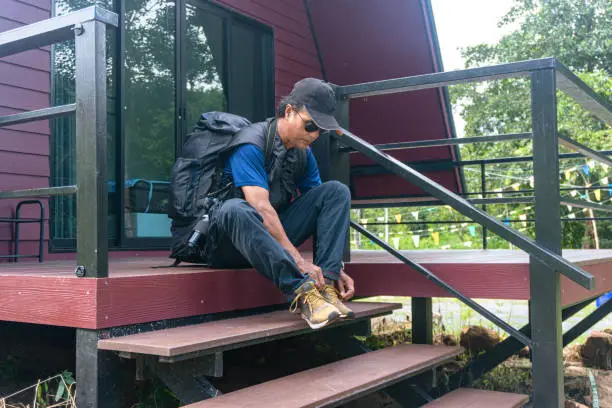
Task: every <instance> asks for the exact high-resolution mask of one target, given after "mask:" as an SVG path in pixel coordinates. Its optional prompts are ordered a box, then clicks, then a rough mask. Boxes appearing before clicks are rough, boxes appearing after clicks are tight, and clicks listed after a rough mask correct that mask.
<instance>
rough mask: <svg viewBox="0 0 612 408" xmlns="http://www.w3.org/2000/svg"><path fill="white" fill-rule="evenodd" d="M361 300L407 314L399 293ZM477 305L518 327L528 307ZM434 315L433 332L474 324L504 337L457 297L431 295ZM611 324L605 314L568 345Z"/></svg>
mask: <svg viewBox="0 0 612 408" xmlns="http://www.w3.org/2000/svg"><path fill="white" fill-rule="evenodd" d="M361 300H363V301H374V302H376V301H378V302H395V303H401V304H402V308H401V309H400V310H396V311H395V312H393V315H392V316H391V319H393V320H395V321H397V322H406V321H408V320H409V316H410V314H411V309H410V298H409V297H401V296H376V297H371V298H367V299H361ZM474 300H475V301H476V302H478V303H479V304H480V305H481V306H484V307H485V308H486V309H488V310H489V311H491V312H493V313H495V314H496V315H497V316H499V317H500V318H501V319H503V320H505V321H506V322H508V323H510V324H511V325H512V326H513V327H516V328H520V327H522V326H524V325H525V324H527V323H528V322H529V318H528V313H529V309H528V306H527V301H524V300H496V299H474ZM432 304H433V306H432V309H433V314H434V331H435V334H439V333H441V332H443V333H445V334H452V335H454V336H457V338H458V337H459V335H460V334H461V330H462V329H463V328H464V327H466V326H470V325H477V326H483V327H486V328H489V329H491V330H494V331H496V332H497V333H498V334H499V335H500V336H501V337H502V338H504V337H506V336H507V333H506V332H504V331H503V330H501V329H500V328H498V327H497V326H495V325H494V324H493V323H491V322H490V321H488V320H487V319H485V318H484V317H482V316H480V315H479V314H478V313H476V312H475V311H473V310H472V309H470V308H469V307H468V306H466V305H464V304H463V303H462V302H460V301H459V300H457V299H450V298H434V299H433V302H432ZM594 310H595V302H593V303H592V304H590V305H589V306H587V307H585V308H584V309H582V310H581V311H580V312H578V313H576V315H574V316H572V317H571V318H569V319H567V320H566V321H565V322H563V330H564V331H566V330H568V329H570V328H571V327H572V326H574V325H575V324H576V323H578V322H579V321H580V320H582V319H583V318H585V317H586V316H587V315H589V314H590V313H591V312H593V311H594ZM608 327H612V314H610V315H608V316H606V317H605V318H604V319H602V320H601V321H600V322H598V323H597V324H596V325H595V326H593V327H592V328H590V329H589V330H587V331H586V332H585V333H583V334H582V335H581V336H580V337H578V338H577V339H576V340H574V342H572V343H571V344H583V343H584V342H585V341H586V338H587V337H588V336H589V334H590V333H591V332H593V331H594V330H599V331H602V330H603V329H605V328H608Z"/></svg>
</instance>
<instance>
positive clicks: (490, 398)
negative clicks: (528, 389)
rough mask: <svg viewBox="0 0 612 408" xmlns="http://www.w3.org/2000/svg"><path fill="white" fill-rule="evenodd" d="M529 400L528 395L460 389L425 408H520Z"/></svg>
mask: <svg viewBox="0 0 612 408" xmlns="http://www.w3.org/2000/svg"><path fill="white" fill-rule="evenodd" d="M528 400H529V397H528V396H527V395H521V394H509V393H506V392H495V391H484V390H476V389H472V388H459V389H458V390H455V391H453V392H449V393H448V394H446V395H444V396H442V397H441V398H438V399H437V400H435V401H432V402H430V403H429V404H427V405H425V406H424V407H423V408H425V407H427V408H491V407H493V408H519V407H522V406H523V405H525V403H526V402H527V401H528Z"/></svg>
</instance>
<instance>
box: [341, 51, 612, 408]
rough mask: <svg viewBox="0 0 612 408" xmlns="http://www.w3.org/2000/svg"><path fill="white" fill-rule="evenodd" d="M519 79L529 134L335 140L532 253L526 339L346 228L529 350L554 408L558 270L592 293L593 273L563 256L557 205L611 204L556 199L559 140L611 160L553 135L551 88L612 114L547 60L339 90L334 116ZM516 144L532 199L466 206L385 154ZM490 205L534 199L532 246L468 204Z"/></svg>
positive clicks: (610, 117) (538, 394) (542, 398)
mask: <svg viewBox="0 0 612 408" xmlns="http://www.w3.org/2000/svg"><path fill="white" fill-rule="evenodd" d="M524 76H529V77H530V79H531V98H532V99H531V109H532V132H531V133H521V134H511V135H498V136H483V137H474V138H467V139H451V140H444V141H439V140H434V141H417V142H407V143H391V144H384V145H378V146H374V145H372V144H370V143H368V142H366V141H365V140H363V139H361V138H359V137H358V136H356V135H355V134H353V133H352V132H350V131H348V130H346V129H343V130H342V135H334V137H335V138H336V139H337V140H338V141H339V142H340V143H341V144H343V145H345V146H347V147H348V149H350V150H353V151H356V152H359V153H362V154H364V155H365V156H367V157H368V158H370V159H372V160H373V161H374V162H376V163H377V164H378V165H379V166H381V167H383V168H384V169H386V170H388V171H389V172H392V173H394V174H396V175H399V176H401V177H402V178H404V179H406V180H407V181H409V182H411V183H412V184H414V185H415V186H417V187H419V188H420V189H421V190H423V191H425V192H426V193H428V194H430V195H431V196H433V197H435V198H436V199H437V200H439V201H440V202H441V203H443V204H446V205H449V206H451V207H452V208H453V209H455V210H456V211H458V212H460V213H461V214H463V215H464V216H466V217H467V218H469V219H471V220H472V221H475V222H477V223H479V224H481V225H482V226H483V228H486V229H488V230H490V231H493V232H494V233H495V234H497V235H498V236H500V237H502V238H504V239H505V240H507V241H508V242H510V243H512V244H514V245H515V246H517V247H518V248H520V249H522V250H524V251H525V252H527V253H528V254H529V255H530V290H531V294H532V296H531V310H532V313H531V316H530V320H531V324H532V326H531V338H529V337H527V336H526V335H525V334H524V333H522V332H521V331H519V330H517V329H515V328H513V327H512V326H510V325H509V324H508V323H506V322H504V321H502V320H501V319H500V318H499V317H497V316H496V315H495V314H493V313H491V312H489V311H488V310H486V309H484V308H482V307H481V306H480V305H478V304H477V303H476V302H474V301H473V300H472V299H470V298H469V297H467V296H465V295H464V294H462V293H461V292H459V291H457V290H456V289H455V288H453V287H452V286H451V285H449V284H448V283H446V282H444V281H443V280H441V279H440V278H438V277H437V276H436V275H435V274H433V273H431V272H430V271H429V270H427V269H426V268H424V267H423V266H421V265H419V264H416V263H414V262H412V261H410V260H409V259H407V258H406V257H405V256H403V255H402V254H401V252H399V251H397V250H395V249H394V248H393V247H391V245H389V243H387V242H385V241H383V240H381V239H380V238H378V237H377V236H376V235H375V234H372V233H371V232H369V231H368V230H366V229H365V228H363V227H362V226H360V225H359V224H357V223H355V222H351V226H352V227H353V228H354V229H356V230H357V231H359V232H360V233H362V234H364V235H366V236H367V237H368V238H369V239H371V240H372V241H374V242H376V243H377V244H378V245H380V246H381V247H383V248H384V249H385V250H387V251H388V252H389V253H391V254H392V255H394V256H395V257H396V258H398V259H399V260H401V261H402V262H404V263H406V264H407V265H410V266H411V267H412V268H413V269H415V270H416V271H418V272H420V273H421V274H423V275H424V276H425V277H426V278H427V279H429V280H431V281H432V282H434V283H435V284H437V285H438V286H440V287H441V288H443V289H444V290H446V291H447V292H449V293H451V294H452V295H453V296H455V297H457V298H458V299H459V300H461V301H462V302H463V303H465V304H466V305H468V306H469V307H471V308H472V309H474V310H476V311H477V312H479V313H480V314H481V315H482V316H484V317H485V318H487V319H488V320H490V321H491V322H493V323H494V324H496V325H498V326H499V327H501V328H502V329H504V330H505V331H507V332H508V333H509V334H510V335H511V336H513V337H514V338H516V339H517V340H519V341H521V342H522V343H523V344H527V345H530V346H531V347H532V353H533V379H534V390H535V391H534V398H533V402H534V406H538V407H540V406H542V407H544V406H551V407H553V406H555V407H556V406H559V405H560V404H561V401H562V400H563V375H562V370H561V362H562V354H561V350H562V336H561V334H562V327H561V321H562V319H561V289H560V277H559V273H561V274H563V275H565V276H566V277H568V278H569V279H571V280H572V281H574V282H576V283H578V284H579V285H581V286H583V287H584V288H586V289H588V290H592V289H594V288H595V281H594V278H593V276H592V275H591V274H589V273H588V272H586V271H584V270H583V269H582V268H580V267H578V266H576V265H573V264H572V263H570V262H568V261H567V260H565V259H564V258H563V257H562V256H561V228H560V224H561V222H560V219H561V216H560V205H561V204H569V205H572V206H580V207H583V208H592V209H596V210H603V211H610V207H606V206H602V205H600V204H595V203H591V202H586V201H579V200H573V199H567V198H563V199H561V196H560V184H559V151H558V146H559V143H561V144H563V145H565V146H566V147H569V148H570V149H573V150H575V151H577V152H579V153H581V154H583V155H585V156H587V157H589V158H591V159H593V160H596V161H599V162H601V163H604V164H607V165H610V164H611V163H612V162H611V160H610V159H609V158H608V157H607V156H606V155H604V154H601V153H600V152H597V151H595V150H593V149H590V148H588V147H587V146H584V145H582V144H580V143H578V142H576V141H574V140H572V139H570V138H568V137H567V136H562V135H559V134H558V131H557V100H556V91H557V89H558V88H559V89H561V90H562V91H564V92H565V93H566V94H568V95H569V96H571V97H572V98H574V99H575V100H576V101H577V102H578V103H579V104H580V105H581V106H582V107H583V108H585V109H586V110H588V111H589V112H591V113H592V114H594V115H595V116H597V117H598V118H600V119H601V120H603V121H604V122H606V123H607V124H608V125H610V124H611V123H612V109H611V107H610V105H609V104H608V103H607V102H606V101H605V100H604V99H603V98H601V97H600V96H599V95H597V94H596V93H595V92H594V91H593V90H591V89H590V88H589V87H588V86H587V85H586V84H584V83H583V82H582V81H581V80H580V79H579V78H578V77H577V76H575V75H574V74H573V73H571V72H570V71H569V70H568V69H567V68H566V67H564V66H563V65H562V64H560V63H559V62H558V61H557V60H556V59H554V58H545V59H538V60H530V61H522V62H516V63H510V64H502V65H497V66H491V67H483V68H474V69H466V70H461V71H453V72H440V73H433V74H425V75H419V76H414V77H407V78H397V79H390V80H384V81H377V82H369V83H363V84H356V85H348V86H339V87H337V89H336V92H337V94H338V98H339V101H340V114H339V115H338V116H339V120H340V122H341V123H342V124H343V125H344V127H345V128H348V122H349V100H350V99H353V98H359V97H365V96H368V97H369V96H376V95H386V94H392V93H399V92H407V91H415V90H422V89H429V88H439V87H444V86H448V85H453V84H461V83H468V82H476V81H489V80H495V79H502V78H512V77H524ZM519 139H531V140H532V142H533V162H534V176H533V177H534V196H532V197H514V198H510V199H504V198H501V199H483V200H471V201H472V202H470V201H468V200H467V199H465V198H462V197H461V196H459V195H458V194H455V193H454V192H452V191H450V190H448V189H447V188H445V187H443V186H441V185H439V184H438V183H436V182H434V181H433V180H431V179H429V178H428V177H426V176H424V175H423V174H421V173H420V172H419V171H417V170H415V169H414V168H412V167H411V166H409V165H407V164H406V163H403V162H401V161H399V160H397V159H395V158H394V157H392V156H389V155H388V154H386V153H385V152H384V151H383V150H385V151H386V150H396V149H405V148H417V147H419V148H422V147H431V146H444V145H455V144H464V143H479V142H496V141H507V140H519ZM340 151H344V152H345V153H346V151H347V149H346V148H345V149H340ZM479 201H480V202H479ZM493 201H495V202H496V203H504V202H514V203H517V202H534V203H535V229H536V240H535V241H534V240H532V239H531V238H528V237H526V236H523V235H521V234H520V233H519V232H517V231H515V230H514V229H512V228H510V227H508V226H506V225H505V224H503V223H502V222H500V221H498V220H497V219H495V218H494V217H492V216H490V215H489V214H487V213H486V212H485V211H483V210H481V209H478V208H476V207H475V206H474V205H475V204H479V203H480V204H486V203H492V202H493Z"/></svg>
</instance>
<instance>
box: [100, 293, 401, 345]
mask: <svg viewBox="0 0 612 408" xmlns="http://www.w3.org/2000/svg"><path fill="white" fill-rule="evenodd" d="M350 307H351V309H353V311H354V312H355V319H354V320H350V321H355V320H360V319H365V318H370V317H375V316H381V315H385V314H389V313H391V312H392V311H393V310H395V309H399V308H401V307H402V305H401V304H399V303H372V302H350ZM342 322H343V323H345V322H347V321H344V320H342ZM309 331H311V330H310V329H309V328H308V325H307V324H306V322H305V321H304V320H302V319H301V318H300V317H299V315H297V314H294V313H290V312H289V311H288V310H282V311H276V312H270V313H264V314H259V315H253V316H245V317H236V318H233V319H223V320H217V321H214V322H207V323H201V324H197V325H191V326H182V327H175V328H172V329H166V330H157V331H153V332H147V333H139V334H133V335H129V336H121V337H113V338H110V339H104V340H100V341H98V348H100V349H102V350H113V351H121V352H126V353H137V354H149V355H154V356H162V357H175V356H180V355H183V354H187V353H193V352H201V351H203V350H206V351H211V350H212V351H211V352H213V351H217V350H219V349H228V348H234V347H236V346H238V345H241V346H244V344H245V343H249V344H252V343H254V342H262V340H263V341H272V340H275V339H276V338H278V337H280V336H284V335H287V334H289V333H291V334H293V335H297V334H300V333H302V332H309Z"/></svg>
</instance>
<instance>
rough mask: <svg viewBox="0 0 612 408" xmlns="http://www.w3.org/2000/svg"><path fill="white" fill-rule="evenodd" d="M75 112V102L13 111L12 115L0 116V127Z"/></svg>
mask: <svg viewBox="0 0 612 408" xmlns="http://www.w3.org/2000/svg"><path fill="white" fill-rule="evenodd" d="M74 112H76V104H75V103H71V104H67V105H59V106H52V107H50V108H43V109H38V110H33V111H28V112H21V113H15V114H12V115H6V116H0V127H2V126H10V125H18V124H20V123H26V122H33V121H35V120H46V119H55V118H59V117H62V116H67V115H71V114H73V113H74Z"/></svg>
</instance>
